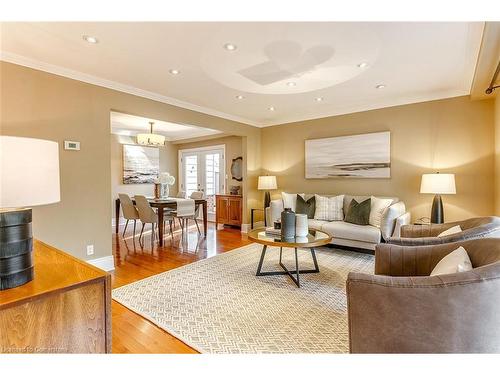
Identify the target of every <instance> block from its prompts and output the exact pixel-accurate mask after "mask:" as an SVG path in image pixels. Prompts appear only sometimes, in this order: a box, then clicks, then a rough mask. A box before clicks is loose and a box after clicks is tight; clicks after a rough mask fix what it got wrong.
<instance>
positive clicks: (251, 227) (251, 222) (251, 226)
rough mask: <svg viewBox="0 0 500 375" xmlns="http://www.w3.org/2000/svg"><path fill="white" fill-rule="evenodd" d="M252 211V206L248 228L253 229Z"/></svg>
mask: <svg viewBox="0 0 500 375" xmlns="http://www.w3.org/2000/svg"><path fill="white" fill-rule="evenodd" d="M253 211H254V209H253V208H252V209H250V229H253Z"/></svg>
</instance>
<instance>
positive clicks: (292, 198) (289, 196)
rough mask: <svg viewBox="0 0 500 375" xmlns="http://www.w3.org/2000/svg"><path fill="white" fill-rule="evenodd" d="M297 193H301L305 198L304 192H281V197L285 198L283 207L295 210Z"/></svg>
mask: <svg viewBox="0 0 500 375" xmlns="http://www.w3.org/2000/svg"><path fill="white" fill-rule="evenodd" d="M297 195H300V196H301V197H302V198H304V193H301V194H296V193H285V192H282V193H281V199H283V208H291V209H292V211H293V212H295V209H296V208H297Z"/></svg>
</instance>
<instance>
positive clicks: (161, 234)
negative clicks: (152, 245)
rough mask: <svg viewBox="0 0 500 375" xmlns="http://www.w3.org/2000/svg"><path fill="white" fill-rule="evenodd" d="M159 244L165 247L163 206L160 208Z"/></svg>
mask: <svg viewBox="0 0 500 375" xmlns="http://www.w3.org/2000/svg"><path fill="white" fill-rule="evenodd" d="M158 237H159V238H158V243H159V245H160V246H163V206H160V207H158Z"/></svg>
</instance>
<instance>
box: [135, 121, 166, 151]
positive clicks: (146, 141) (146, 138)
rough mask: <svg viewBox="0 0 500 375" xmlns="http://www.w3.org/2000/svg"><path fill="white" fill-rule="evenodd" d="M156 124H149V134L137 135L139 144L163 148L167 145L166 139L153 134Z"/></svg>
mask: <svg viewBox="0 0 500 375" xmlns="http://www.w3.org/2000/svg"><path fill="white" fill-rule="evenodd" d="M153 125H154V122H153V121H151V122H150V123H149V126H150V131H149V133H141V134H137V143H138V144H140V145H144V146H163V145H164V144H165V137H164V136H163V135H160V134H154V133H153Z"/></svg>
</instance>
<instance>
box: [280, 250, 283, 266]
mask: <svg viewBox="0 0 500 375" xmlns="http://www.w3.org/2000/svg"><path fill="white" fill-rule="evenodd" d="M282 254H283V248H282V247H280V263H281V255H282Z"/></svg>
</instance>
